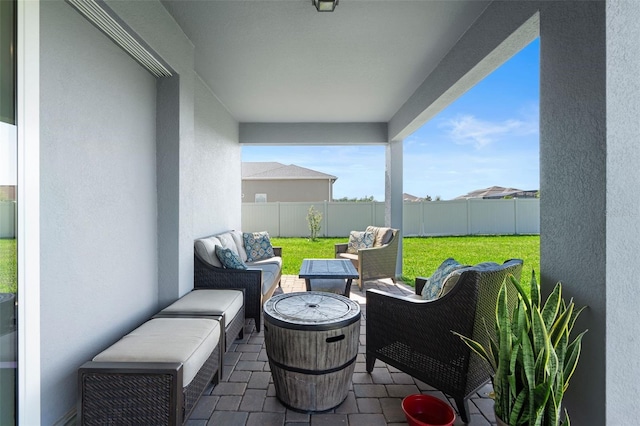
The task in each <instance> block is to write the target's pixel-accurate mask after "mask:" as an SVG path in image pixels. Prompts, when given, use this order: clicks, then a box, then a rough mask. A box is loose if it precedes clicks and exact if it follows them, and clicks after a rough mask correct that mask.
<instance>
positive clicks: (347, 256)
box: [338, 253, 358, 261]
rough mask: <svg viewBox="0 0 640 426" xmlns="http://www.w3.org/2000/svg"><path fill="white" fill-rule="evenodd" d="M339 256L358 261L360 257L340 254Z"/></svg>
mask: <svg viewBox="0 0 640 426" xmlns="http://www.w3.org/2000/svg"><path fill="white" fill-rule="evenodd" d="M338 256H340V257H341V258H343V259H349V260H355V261H358V255H357V254H351V253H340V254H338Z"/></svg>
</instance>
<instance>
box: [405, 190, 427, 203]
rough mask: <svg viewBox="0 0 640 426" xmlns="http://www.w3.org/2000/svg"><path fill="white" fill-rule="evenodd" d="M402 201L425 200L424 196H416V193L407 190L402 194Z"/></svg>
mask: <svg viewBox="0 0 640 426" xmlns="http://www.w3.org/2000/svg"><path fill="white" fill-rule="evenodd" d="M402 201H424V198H421V197H416V196H415V195H411V194H407V193H406V192H405V193H403V194H402Z"/></svg>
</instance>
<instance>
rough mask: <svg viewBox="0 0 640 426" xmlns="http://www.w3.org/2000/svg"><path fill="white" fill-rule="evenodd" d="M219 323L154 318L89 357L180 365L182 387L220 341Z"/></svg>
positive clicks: (202, 319) (193, 375) (199, 319)
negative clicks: (176, 363)
mask: <svg viewBox="0 0 640 426" xmlns="http://www.w3.org/2000/svg"><path fill="white" fill-rule="evenodd" d="M220 331H221V330H220V322H219V321H217V320H213V319H205V318H154V319H151V320H149V321H147V322H145V323H144V324H142V325H141V326H140V327H138V328H136V329H135V330H133V331H132V332H131V333H129V334H127V335H126V336H124V337H123V338H122V339H120V340H119V341H117V342H116V343H114V344H113V345H111V346H110V347H108V348H107V349H105V350H104V351H102V352H101V353H99V354H98V355H96V356H95V357H94V358H93V361H97V362H180V363H182V365H183V366H182V377H183V384H182V386H183V387H186V386H187V385H189V383H191V381H192V380H193V378H194V377H195V376H196V374H197V373H198V371H199V370H200V368H202V366H203V365H204V363H205V361H206V360H207V359H208V358H209V356H211V353H212V352H213V351H214V349H215V348H216V346H217V345H218V343H219V342H220Z"/></svg>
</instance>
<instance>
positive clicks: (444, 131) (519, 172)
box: [242, 39, 540, 201]
mask: <svg viewBox="0 0 640 426" xmlns="http://www.w3.org/2000/svg"><path fill="white" fill-rule="evenodd" d="M539 50H540V42H539V39H536V40H534V41H533V42H532V43H531V44H529V45H528V46H527V47H525V48H524V49H523V50H522V51H520V52H519V53H517V54H516V55H515V56H513V57H512V58H511V59H510V60H509V61H507V62H506V63H505V64H503V65H502V66H501V67H500V68H498V69H497V70H495V71H494V72H493V73H492V74H490V75H489V76H487V77H486V78H485V79H484V80H482V81H481V82H480V83H478V84H477V85H476V86H475V87H473V88H472V89H470V90H469V91H468V92H467V93H465V94H464V95H462V96H461V97H460V98H458V99H457V100H456V101H455V102H453V103H452V104H451V105H449V106H448V107H447V108H446V109H445V110H443V111H442V112H441V113H440V114H438V115H436V116H435V117H434V118H432V119H431V120H430V121H429V122H428V123H426V124H425V125H424V126H422V127H421V128H420V129H418V130H417V131H416V132H415V133H413V134H412V135H411V136H409V137H407V138H406V139H405V140H404V148H403V149H404V182H403V185H404V192H406V193H409V194H412V195H415V196H418V197H424V196H427V195H430V196H431V197H433V198H435V197H436V196H440V197H441V198H442V199H443V200H448V199H452V198H455V197H457V196H459V195H463V194H466V193H468V192H470V191H473V190H475V189H480V188H486V187H489V186H493V185H498V186H505V187H513V188H519V189H525V190H528V189H538V188H539V186H540V172H539V169H540V167H539V164H540V161H539V124H538V121H539V118H538V117H539V98H540V96H539V87H540V78H539V69H540V59H539ZM242 161H278V162H280V163H284V164H296V165H298V166H302V167H307V168H310V169H313V170H317V171H320V172H323V173H328V174H331V175H334V176H337V177H338V180H337V181H336V182H335V183H334V185H333V193H334V197H335V198H342V197H349V198H353V197H357V198H360V197H364V196H371V195H373V196H374V197H375V199H376V200H378V201H382V200H384V170H385V148H384V147H383V146H294V147H292V146H272V147H263V146H261V147H253V146H244V147H243V148H242Z"/></svg>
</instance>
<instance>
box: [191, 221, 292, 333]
mask: <svg viewBox="0 0 640 426" xmlns="http://www.w3.org/2000/svg"><path fill="white" fill-rule="evenodd" d="M216 245H220V246H222V247H224V248H231V249H232V250H234V251H235V252H236V253H238V255H239V256H240V258H241V259H242V261H243V262H245V263H246V266H247V269H230V268H224V267H223V266H222V263H220V261H219V260H218V258H217V256H216V254H215V246H216ZM194 249H195V250H194V277H193V280H194V282H193V284H194V288H197V289H204V288H209V289H243V290H244V297H245V300H244V310H245V312H244V314H245V317H246V318H253V319H254V321H255V324H256V329H257V330H258V331H260V326H261V323H262V305H263V304H264V302H266V301H267V300H268V299H269V298H270V297H271V296H272V295H273V292H274V291H275V290H276V288H277V287H278V285H279V284H280V278H281V276H282V248H280V247H273V252H274V256H273V257H271V258H268V259H262V260H258V261H256V262H247V253H246V251H245V249H244V245H243V238H242V232H240V231H227V232H223V233H220V234H215V235H210V236H208V237H203V238H199V239H197V240H195V242H194Z"/></svg>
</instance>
